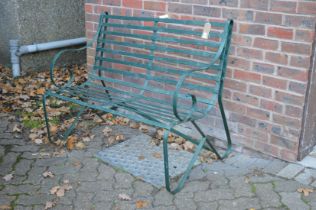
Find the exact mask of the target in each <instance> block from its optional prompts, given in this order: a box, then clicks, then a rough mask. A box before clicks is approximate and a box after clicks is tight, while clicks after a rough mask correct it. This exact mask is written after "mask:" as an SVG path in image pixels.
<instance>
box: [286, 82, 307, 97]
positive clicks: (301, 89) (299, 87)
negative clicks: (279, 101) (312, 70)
mask: <svg viewBox="0 0 316 210" xmlns="http://www.w3.org/2000/svg"><path fill="white" fill-rule="evenodd" d="M289 90H290V91H292V92H295V93H300V94H305V92H306V83H299V82H293V81H290V83H289Z"/></svg>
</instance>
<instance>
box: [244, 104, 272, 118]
mask: <svg viewBox="0 0 316 210" xmlns="http://www.w3.org/2000/svg"><path fill="white" fill-rule="evenodd" d="M247 116H249V117H251V118H254V119H260V120H268V119H269V117H270V112H268V111H264V110H262V109H255V108H250V107H247Z"/></svg>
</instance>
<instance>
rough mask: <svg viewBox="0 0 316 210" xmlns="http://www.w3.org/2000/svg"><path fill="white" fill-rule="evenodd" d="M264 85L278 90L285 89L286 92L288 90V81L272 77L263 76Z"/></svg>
mask: <svg viewBox="0 0 316 210" xmlns="http://www.w3.org/2000/svg"><path fill="white" fill-rule="evenodd" d="M262 84H263V85H266V86H269V87H273V88H278V89H283V90H285V89H286V88H287V80H285V79H278V78H274V77H270V76H263V77H262Z"/></svg>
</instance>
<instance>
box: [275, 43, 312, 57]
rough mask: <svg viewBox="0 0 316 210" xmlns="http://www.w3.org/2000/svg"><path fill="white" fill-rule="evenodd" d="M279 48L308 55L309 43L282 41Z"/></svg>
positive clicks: (309, 50) (309, 51)
mask: <svg viewBox="0 0 316 210" xmlns="http://www.w3.org/2000/svg"><path fill="white" fill-rule="evenodd" d="M281 50H282V51H283V52H289V53H295V54H305V55H310V53H311V45H308V44H302V43H292V42H282V43H281Z"/></svg>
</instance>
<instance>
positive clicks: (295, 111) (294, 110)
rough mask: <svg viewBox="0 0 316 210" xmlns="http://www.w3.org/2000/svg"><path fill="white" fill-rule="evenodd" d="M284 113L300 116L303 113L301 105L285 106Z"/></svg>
mask: <svg viewBox="0 0 316 210" xmlns="http://www.w3.org/2000/svg"><path fill="white" fill-rule="evenodd" d="M285 114H286V115H288V116H290V117H295V118H301V117H302V115H303V109H302V107H296V106H291V105H286V106H285Z"/></svg>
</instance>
